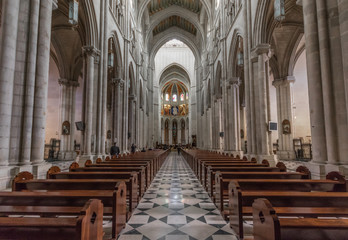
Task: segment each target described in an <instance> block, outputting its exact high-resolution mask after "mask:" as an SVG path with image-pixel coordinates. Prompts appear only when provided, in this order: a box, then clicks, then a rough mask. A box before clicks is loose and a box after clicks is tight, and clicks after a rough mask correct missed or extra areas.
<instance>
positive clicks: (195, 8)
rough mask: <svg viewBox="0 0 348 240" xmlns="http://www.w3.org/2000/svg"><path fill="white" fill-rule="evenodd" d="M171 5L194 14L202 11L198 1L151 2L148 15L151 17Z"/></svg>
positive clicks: (167, 0) (161, 0) (168, 0)
mask: <svg viewBox="0 0 348 240" xmlns="http://www.w3.org/2000/svg"><path fill="white" fill-rule="evenodd" d="M173 5H176V6H179V7H183V8H185V9H187V10H190V11H191V12H194V13H199V12H200V11H201V9H202V4H201V3H200V0H151V1H150V3H149V5H148V9H149V14H150V16H152V15H153V14H155V13H157V12H159V11H161V10H164V9H166V8H168V7H170V6H173Z"/></svg>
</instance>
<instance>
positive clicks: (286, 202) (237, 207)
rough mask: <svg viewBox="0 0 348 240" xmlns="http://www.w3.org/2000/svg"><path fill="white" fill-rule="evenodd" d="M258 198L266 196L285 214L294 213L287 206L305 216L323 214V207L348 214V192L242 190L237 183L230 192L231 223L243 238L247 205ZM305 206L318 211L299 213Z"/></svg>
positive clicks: (342, 214)
mask: <svg viewBox="0 0 348 240" xmlns="http://www.w3.org/2000/svg"><path fill="white" fill-rule="evenodd" d="M231 184H232V182H231ZM257 198H266V199H268V200H269V201H270V202H271V203H272V205H273V206H275V207H282V208H283V209H282V210H283V212H282V213H283V214H284V215H285V216H289V215H294V214H293V213H292V214H290V213H289V214H288V213H287V212H286V211H284V209H285V208H287V211H288V212H291V211H292V209H293V208H297V212H296V214H298V216H304V217H306V216H307V215H308V214H309V215H310V216H313V215H317V216H321V213H320V209H321V208H326V210H325V211H328V209H330V208H334V210H333V211H332V212H336V214H337V212H338V214H339V216H342V217H343V216H344V217H347V216H348V211H346V210H347V209H348V193H347V192H297V191H242V190H241V189H239V188H238V187H237V184H235V185H234V186H232V190H231V192H230V205H229V210H230V225H231V228H233V230H234V231H235V232H236V233H237V234H238V236H239V237H240V238H241V239H243V237H244V230H243V216H244V215H246V213H247V211H248V208H245V207H249V209H250V207H251V206H252V204H253V202H254V200H255V199H257ZM303 207H304V208H307V207H315V208H316V209H317V210H318V213H315V212H313V211H309V212H306V211H303V212H302V213H299V212H298V210H299V209H298V208H303ZM336 208H340V209H341V211H337V209H336ZM332 214H333V213H332ZM326 215H327V213H326ZM336 216H337V215H336Z"/></svg>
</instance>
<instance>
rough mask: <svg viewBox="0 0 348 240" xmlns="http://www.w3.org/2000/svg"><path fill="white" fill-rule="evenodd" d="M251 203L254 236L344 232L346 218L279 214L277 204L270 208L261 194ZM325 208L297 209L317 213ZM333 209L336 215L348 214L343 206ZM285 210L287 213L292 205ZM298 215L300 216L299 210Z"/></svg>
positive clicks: (274, 238)
mask: <svg viewBox="0 0 348 240" xmlns="http://www.w3.org/2000/svg"><path fill="white" fill-rule="evenodd" d="M252 207H253V224H254V239H255V240H302V239H308V240H338V239H347V236H348V219H318V218H285V217H282V218H279V217H278V215H279V211H278V210H279V208H278V209H276V208H273V207H272V204H271V203H270V201H268V200H267V199H262V198H261V199H256V200H255V202H254V203H253V205H252ZM295 209H296V208H295ZM325 210H327V209H326V208H325V207H324V208H321V209H317V208H314V207H305V208H302V209H301V211H302V212H319V213H320V212H325ZM336 210H337V211H336V212H338V216H347V215H348V208H347V207H345V208H343V209H341V208H337V209H336ZM288 211H289V213H291V212H294V209H289V210H288ZM301 211H299V212H301ZM333 212H334V211H333ZM298 215H299V216H301V213H299V214H298ZM327 216H337V215H335V214H333V215H332V214H328V215H327Z"/></svg>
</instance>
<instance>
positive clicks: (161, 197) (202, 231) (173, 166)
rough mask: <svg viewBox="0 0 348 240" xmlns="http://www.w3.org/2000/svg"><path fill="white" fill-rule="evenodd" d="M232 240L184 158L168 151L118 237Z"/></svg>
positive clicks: (171, 239) (122, 239)
mask: <svg viewBox="0 0 348 240" xmlns="http://www.w3.org/2000/svg"><path fill="white" fill-rule="evenodd" d="M145 239H150V240H155V239H158V240H194V239H198V240H201V239H202V240H230V239H231V240H235V239H237V238H236V237H235V234H234V233H233V231H232V229H231V228H230V227H229V225H228V224H227V223H226V222H225V221H224V220H223V218H222V217H221V215H220V212H219V211H218V210H217V209H216V207H215V205H214V204H213V203H212V201H211V199H210V198H209V196H208V194H207V193H206V191H205V190H204V189H203V188H202V186H201V185H200V183H199V181H198V180H197V178H196V176H195V175H194V174H193V172H192V170H191V169H190V167H189V166H188V165H187V163H186V162H185V160H184V159H183V158H182V157H181V156H178V155H177V154H176V153H171V154H170V155H169V157H168V158H167V160H166V162H165V163H164V165H163V166H162V168H161V170H160V171H159V172H158V174H157V175H156V177H155V179H154V181H153V182H152V184H151V186H150V188H149V189H148V190H147V192H146V193H145V195H144V197H143V199H142V200H141V202H140V203H139V205H138V207H137V209H136V210H135V211H134V213H133V215H132V217H131V218H130V220H129V222H128V224H127V226H126V227H125V229H123V231H122V232H121V234H120V236H119V240H145Z"/></svg>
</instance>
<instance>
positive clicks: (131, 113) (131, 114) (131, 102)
mask: <svg viewBox="0 0 348 240" xmlns="http://www.w3.org/2000/svg"><path fill="white" fill-rule="evenodd" d="M136 101H137V98H136V96H135V95H130V96H129V99H128V129H127V142H128V143H129V145H131V144H133V143H134V144H137V143H136V139H135V131H136V129H135V128H136V120H135V118H136V116H135V112H136ZM128 135H130V137H129V136H128ZM126 146H127V145H126ZM137 147H138V148H140V147H141V146H139V144H138V146H137ZM127 150H128V149H127V147H126V148H125V151H127Z"/></svg>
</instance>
